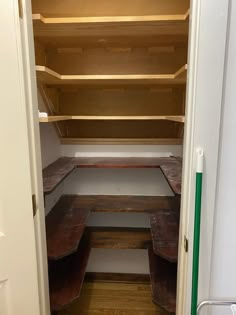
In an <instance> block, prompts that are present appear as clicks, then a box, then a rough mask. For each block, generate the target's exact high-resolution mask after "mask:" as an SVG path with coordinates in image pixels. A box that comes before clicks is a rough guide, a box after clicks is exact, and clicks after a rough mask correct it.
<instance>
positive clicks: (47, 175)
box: [43, 157, 182, 194]
mask: <svg viewBox="0 0 236 315" xmlns="http://www.w3.org/2000/svg"><path fill="white" fill-rule="evenodd" d="M77 167H79V168H159V167H160V168H161V170H162V172H163V173H164V175H165V177H166V179H167V181H168V183H169V185H170V187H171V188H172V190H173V191H174V193H176V194H181V179H182V162H181V160H180V159H178V158H175V157H168V158H111V157H110V158H108V157H107V158H102V157H79V158H70V157H62V158H59V159H58V160H57V161H55V162H54V163H52V164H51V165H49V166H48V167H46V168H45V169H44V170H43V187H44V193H46V194H47V193H49V192H51V191H53V189H55V188H56V187H57V186H58V185H59V183H60V182H61V181H62V180H63V179H65V177H66V176H68V175H69V174H70V173H71V172H72V171H73V170H74V169H75V168H77Z"/></svg>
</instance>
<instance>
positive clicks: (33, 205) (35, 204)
mask: <svg viewBox="0 0 236 315" xmlns="http://www.w3.org/2000/svg"><path fill="white" fill-rule="evenodd" d="M32 207H33V216H34V217H35V215H36V213H37V200H36V195H32Z"/></svg>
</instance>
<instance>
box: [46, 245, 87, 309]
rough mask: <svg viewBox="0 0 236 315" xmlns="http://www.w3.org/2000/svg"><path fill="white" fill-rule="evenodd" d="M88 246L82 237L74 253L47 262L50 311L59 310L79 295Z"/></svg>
mask: <svg viewBox="0 0 236 315" xmlns="http://www.w3.org/2000/svg"><path fill="white" fill-rule="evenodd" d="M89 254H90V247H89V246H88V244H87V242H86V240H85V239H82V240H81V242H80V245H79V248H78V250H77V252H76V253H74V254H73V255H70V256H68V257H65V258H63V259H61V260H59V261H51V262H49V287H50V304H51V310H52V311H59V310H61V309H63V308H65V307H67V306H68V305H69V304H71V303H72V302H73V301H75V300H76V299H77V298H79V296H80V292H81V288H82V285H83V281H84V277H85V272H86V267H87V263H88V258H89Z"/></svg>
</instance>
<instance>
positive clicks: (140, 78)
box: [36, 65, 187, 85]
mask: <svg viewBox="0 0 236 315" xmlns="http://www.w3.org/2000/svg"><path fill="white" fill-rule="evenodd" d="M36 72H37V79H38V81H39V82H41V83H44V84H48V85H61V84H62V85H63V84H64V85H66V84H92V85H94V84H95V85H97V84H121V83H127V84H151V83H153V84H155V83H156V84H158V83H160V84H171V83H173V84H183V83H185V82H186V72H187V65H184V66H183V67H181V68H180V69H179V70H177V71H176V72H175V73H173V74H124V75H121V74H117V75H115V74H114V75H69V74H63V75H61V74H59V73H57V72H55V71H53V70H51V69H49V68H47V67H45V66H36Z"/></svg>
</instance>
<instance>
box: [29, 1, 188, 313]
mask: <svg viewBox="0 0 236 315" xmlns="http://www.w3.org/2000/svg"><path fill="white" fill-rule="evenodd" d="M32 19H33V30H34V42H35V61H36V77H37V84H38V96H39V100H40V101H39V110H40V112H39V123H40V131H41V142H43V145H42V156H43V160H45V161H43V191H44V197H45V209H46V237H47V253H48V270H49V287H50V304H51V311H52V312H53V314H54V312H55V313H57V314H61V315H62V314H77V313H76V312H75V311H73V305H74V303H78V304H79V305H80V304H81V305H84V302H83V300H84V299H85V298H86V297H85V295H86V294H85V293H83V288H84V286H86V285H87V284H88V283H107V282H109V283H117V286H118V284H121V283H125V284H127V285H129V290H131V288H132V284H134V285H135V284H137V283H140V287H139V289H140V290H142V284H143V283H144V284H148V285H150V286H151V295H150V297H147V296H145V294H146V293H145V292H144V293H143V295H144V296H142V294H141V295H140V292H139V293H137V294H139V297H138V298H137V299H139V300H140V301H141V302H140V301H139V303H142V299H144V300H143V301H144V302H143V303H144V304H145V303H146V300H147V298H149V299H150V305H152V304H151V303H153V308H150V309H148V310H147V311H146V312H145V311H142V307H141V308H140V310H141V311H142V312H141V311H139V308H137V309H135V308H134V309H133V308H132V305H133V304H134V301H129V303H130V305H129V307H128V306H127V305H126V306H125V307H126V309H127V310H128V311H127V312H125V311H122V312H120V313H118V309H115V303H116V302H115V298H113V297H112V291H107V294H109V292H110V293H111V297H110V299H111V304H114V305H111V308H110V310H109V311H107V312H105V311H102V310H101V309H102V306H100V312H99V311H98V310H97V311H96V312H95V310H94V312H89V311H88V310H86V311H84V310H83V311H84V312H83V311H80V313H78V314H94V315H95V314H96V315H100V314H104V315H107V314H109V315H111V314H122V315H126V314H127V315H128V314H129V315H132V314H137V315H139V314H140V315H141V314H145V315H154V314H159V315H164V314H168V313H175V309H176V280H177V261H178V242H179V215H180V200H181V177H182V158H181V157H180V156H181V151H182V145H183V135H184V124H185V95H186V79H187V54H188V30H189V0H175V1H173V0H165V1H164V0H135V1H133V0H119V1H115V0H100V1H95V0H67V1H66V0H57V1H56V0H51V1H46V0H32ZM51 133H54V138H53V139H52V136H51ZM52 142H56V143H52ZM56 147H57V149H55V148H56ZM58 148H59V149H58ZM83 148H90V153H89V154H88V150H87V149H83ZM107 148H110V149H109V150H110V151H111V152H112V154H110V156H108V155H107V154H104V156H102V153H101V152H102V150H103V149H104V150H105V151H106V150H108V149H107ZM133 148H135V149H133ZM145 148H146V149H145ZM150 148H155V149H154V154H148V153H150V152H149V151H150V150H151V149H150ZM158 148H160V150H159V149H158ZM172 148H175V149H174V150H172ZM176 148H177V149H176ZM86 150H87V151H86ZM96 150H98V151H99V152H100V154H96ZM122 150H124V151H125V152H126V154H123V155H122V154H121V152H122ZM145 150H146V151H145ZM158 150H159V151H160V152H162V154H161V153H160V154H159V156H158V155H157V154H155V152H159V151H158ZM56 151H57V152H56ZM129 151H130V152H132V151H135V152H136V153H137V154H136V156H135V154H134V153H132V154H130V155H129V154H127V152H129ZM173 151H174V153H173ZM84 152H87V155H86V154H85V153H84ZM83 153H84V154H83ZM116 153H117V154H116ZM45 156H47V158H45ZM110 171H111V173H109V172H110ZM86 172H88V173H86ZM91 172H95V173H94V174H95V175H94V176H95V177H96V179H95V181H96V183H97V184H98V186H99V185H101V186H103V185H104V176H105V175H104V174H105V173H103V172H108V173H107V174H110V175H109V176H110V177H111V176H115V177H116V176H117V178H118V177H119V181H118V182H119V183H120V185H122V183H123V182H122V176H124V177H125V176H126V177H125V178H127V177H128V178H129V176H131V177H132V176H134V177H133V185H135V180H136V179H137V177H135V176H136V175H135V172H137V174H140V175H138V176H139V181H137V183H136V184H137V186H138V187H139V192H137V191H135V189H133V191H134V193H133V194H132V189H131V193H129V189H126V188H124V187H123V188H122V187H119V189H117V191H116V193H110V191H113V190H112V187H111V190H109V193H108V194H106V193H104V192H103V191H102V190H101V191H102V193H94V191H93V192H92V193H88V192H86V193H85V192H84V191H83V189H81V190H80V189H77V190H78V191H79V192H78V193H77V190H76V188H75V186H76V187H77V186H78V187H79V185H81V186H80V187H83V182H84V181H86V183H87V184H86V185H89V183H88V182H89V179H91V185H93V184H94V182H93V180H92V179H93V178H94V177H93V176H91V174H92V173H91ZM96 172H97V173H96ZM145 172H146V173H145ZM86 174H89V175H88V176H87V177H86ZM145 174H146V175H145ZM156 174H157V176H156V179H155V175H156ZM106 176H108V175H106ZM109 176H108V177H109ZM142 176H143V185H144V186H145V183H146V182H148V181H149V178H150V182H149V186H147V187H146V188H144V190H145V191H144V192H143V193H142ZM153 178H154V179H153ZM114 180H116V179H114ZM128 180H129V179H128ZM155 180H156V181H158V180H160V183H159V184H160V185H159V186H161V185H162V184H163V183H164V184H163V185H165V188H166V190H169V191H170V193H168V194H167V195H165V192H164V191H165V189H162V188H160V189H159V190H160V191H161V192H160V193H159V192H158V189H157V192H156V194H155V187H151V186H152V184H153V182H154V183H155ZM123 181H124V180H123ZM131 181H132V180H131ZM117 185H118V184H117ZM150 187H151V188H150ZM97 191H100V190H99V189H97ZM97 191H96V192H97ZM116 215H118V216H119V215H121V216H122V217H123V219H124V221H125V223H126V224H125V225H124V226H122V224H119V225H117V224H116V225H112V224H111V225H109V222H110V220H111V219H110V218H112V216H114V218H115V220H116V218H118V217H116ZM135 215H137V217H138V216H139V218H141V219H142V218H143V217H142V216H145V218H146V219H145V220H146V221H145V222H148V223H147V224H146V223H145V224H146V225H145V224H144V226H141V225H137V226H135V225H132V224H131V225H130V226H129V222H131V223H132V220H134V221H135ZM98 216H101V217H99V219H96V218H98ZM126 216H127V218H128V219H127V220H126ZM132 216H134V219H132ZM91 217H93V220H92V221H93V224H92V225H91V224H89V223H88V222H89V220H91ZM106 218H109V219H108V220H106ZM141 219H140V220H141ZM96 220H98V221H99V224H98V225H97V226H96ZM103 220H104V222H103ZM117 220H118V219H117ZM119 220H120V219H119ZM94 222H95V223H94ZM103 223H104V224H103ZM94 249H95V250H102V251H103V252H102V253H103V254H102V255H103V256H104V257H105V255H106V254H105V253H106V250H107V249H112V250H113V251H115V250H116V251H120V250H129V251H136V250H142V251H144V252H145V253H146V256H147V260H148V265H149V272H148V274H138V273H132V272H130V273H126V272H119V273H112V272H94V271H88V269H87V268H88V262H89V260H92V259H93V258H94V260H96V259H95V258H96V255H95V256H94V255H92V254H91V253H92V251H93V250H94ZM120 253H121V252H120ZM118 255H119V254H118ZM121 256H122V255H121ZM104 259H106V258H104ZM93 264H94V265H96V261H93ZM132 264H133V261H132V260H131V261H130V265H131V266H132ZM134 270H135V268H134ZM86 288H87V287H86ZM86 290H87V289H86ZM102 290H105V289H104V288H103V289H101V291H102ZM107 290H109V289H107ZM90 291H91V290H90ZM95 291H96V290H95ZM92 294H93V293H92ZM96 294H98V295H99V293H96ZM133 294H135V292H133ZM131 300H132V299H131ZM112 301H113V303H112ZM122 303H123V304H129V303H128V302H127V301H126V302H125V301H124V302H121V304H122ZM88 304H89V303H88ZM155 305H157V306H155ZM71 307H72V311H68V313H66V312H67V310H69V309H70V308H71ZM111 309H113V312H112V311H111ZM80 310H82V306H81V308H80ZM143 310H145V308H144V309H143ZM86 312H87V313H86ZM132 312H133V313H132Z"/></svg>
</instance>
